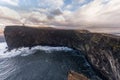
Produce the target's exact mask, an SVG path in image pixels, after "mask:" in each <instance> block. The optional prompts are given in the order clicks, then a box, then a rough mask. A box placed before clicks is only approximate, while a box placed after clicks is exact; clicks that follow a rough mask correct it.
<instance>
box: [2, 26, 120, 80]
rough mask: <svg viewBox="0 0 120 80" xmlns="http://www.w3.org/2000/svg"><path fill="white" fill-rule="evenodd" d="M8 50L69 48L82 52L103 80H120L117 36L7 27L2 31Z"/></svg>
mask: <svg viewBox="0 0 120 80" xmlns="http://www.w3.org/2000/svg"><path fill="white" fill-rule="evenodd" d="M4 35H5V39H6V42H7V44H8V47H9V49H13V48H19V47H32V46H36V45H49V46H68V47H71V48H74V49H76V50H80V51H83V52H84V53H85V55H86V57H87V59H88V61H89V63H90V64H91V65H92V66H93V68H94V69H95V70H96V71H97V72H98V73H100V74H101V76H103V78H104V80H120V37H118V36H113V35H110V34H102V33H90V32H89V31H86V30H62V29H54V28H31V27H24V26H7V27H6V28H5V31H4Z"/></svg>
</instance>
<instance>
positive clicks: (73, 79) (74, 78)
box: [68, 71, 89, 80]
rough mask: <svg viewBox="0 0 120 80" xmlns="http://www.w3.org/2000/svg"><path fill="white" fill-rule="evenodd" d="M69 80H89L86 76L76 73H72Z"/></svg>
mask: <svg viewBox="0 0 120 80" xmlns="http://www.w3.org/2000/svg"><path fill="white" fill-rule="evenodd" d="M68 80H89V79H88V78H87V77H86V76H84V75H82V74H79V73H77V72H74V71H70V73H69V74H68Z"/></svg>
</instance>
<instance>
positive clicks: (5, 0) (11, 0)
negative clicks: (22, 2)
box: [1, 0, 19, 6]
mask: <svg viewBox="0 0 120 80" xmlns="http://www.w3.org/2000/svg"><path fill="white" fill-rule="evenodd" d="M18 1H19V0H1V2H2V3H7V4H10V5H13V6H18Z"/></svg>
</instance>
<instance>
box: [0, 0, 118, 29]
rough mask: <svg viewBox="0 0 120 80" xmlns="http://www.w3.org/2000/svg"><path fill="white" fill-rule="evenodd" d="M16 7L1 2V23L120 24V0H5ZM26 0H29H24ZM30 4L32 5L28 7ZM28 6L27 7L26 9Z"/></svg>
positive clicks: (72, 25)
mask: <svg viewBox="0 0 120 80" xmlns="http://www.w3.org/2000/svg"><path fill="white" fill-rule="evenodd" d="M3 1H4V2H6V3H7V4H8V2H10V3H9V4H11V5H18V6H19V9H18V10H17V9H16V8H15V7H7V6H6V7H5V6H4V7H3V6H0V14H3V15H0V23H3V24H6V23H9V24H10V23H11V24H22V23H25V24H29V25H31V24H36V25H40V24H43V25H49V26H51V25H53V26H56V27H67V28H70V27H71V28H84V27H87V28H88V27H91V26H95V27H100V26H104V27H105V26H107V27H110V26H113V27H115V26H119V23H120V20H119V19H120V0H72V1H71V2H69V3H65V0H35V1H33V0H21V4H23V5H24V7H23V6H22V5H20V4H19V3H20V0H2V2H3ZM23 1H26V3H22V2H23ZM29 6H31V7H29ZM23 8H26V9H28V10H26V9H23Z"/></svg>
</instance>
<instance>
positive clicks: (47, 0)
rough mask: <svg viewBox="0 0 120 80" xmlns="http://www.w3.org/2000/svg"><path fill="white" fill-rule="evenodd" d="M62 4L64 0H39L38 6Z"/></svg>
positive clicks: (60, 5)
mask: <svg viewBox="0 0 120 80" xmlns="http://www.w3.org/2000/svg"><path fill="white" fill-rule="evenodd" d="M63 5H64V0H39V6H40V7H47V8H48V7H49V8H51V9H56V8H61V7H62V6H63Z"/></svg>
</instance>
